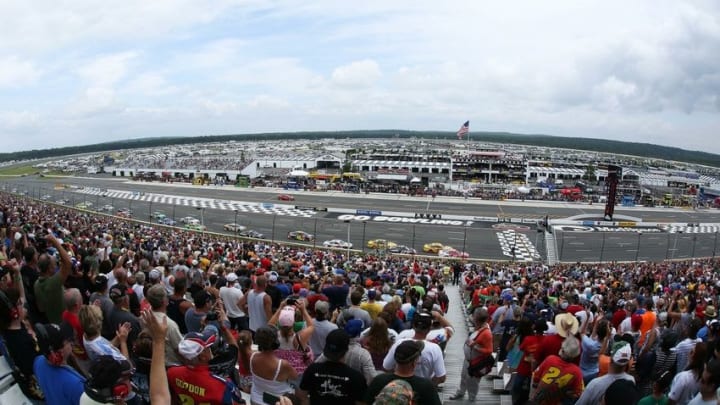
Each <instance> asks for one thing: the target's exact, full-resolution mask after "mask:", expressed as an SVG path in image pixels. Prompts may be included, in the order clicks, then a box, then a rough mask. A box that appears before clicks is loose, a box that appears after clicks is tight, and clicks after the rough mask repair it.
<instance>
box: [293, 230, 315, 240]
mask: <svg viewBox="0 0 720 405" xmlns="http://www.w3.org/2000/svg"><path fill="white" fill-rule="evenodd" d="M287 237H288V239H290V240H301V241H306V242H307V241H311V240H314V239H315V235H313V234H310V233H307V232H304V231H290V232H288V235H287Z"/></svg>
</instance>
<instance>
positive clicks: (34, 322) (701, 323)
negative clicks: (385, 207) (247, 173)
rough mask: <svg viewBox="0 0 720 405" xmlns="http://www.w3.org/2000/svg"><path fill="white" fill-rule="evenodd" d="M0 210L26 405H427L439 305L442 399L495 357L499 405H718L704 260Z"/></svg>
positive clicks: (713, 272)
mask: <svg viewBox="0 0 720 405" xmlns="http://www.w3.org/2000/svg"><path fill="white" fill-rule="evenodd" d="M0 213H1V214H0V239H1V240H2V242H3V243H2V246H0V249H1V251H0V266H1V268H2V270H1V272H0V336H1V337H2V345H0V347H1V348H2V350H3V352H4V353H6V354H7V356H8V358H9V359H10V360H11V363H12V365H13V366H14V367H15V368H16V370H17V372H16V374H15V377H16V379H17V380H18V383H19V384H20V386H21V388H22V390H23V392H24V393H25V395H26V396H27V397H29V398H32V399H33V400H35V401H38V403H42V401H43V400H44V401H46V402H47V403H80V404H95V403H131V404H143V403H153V404H155V403H160V404H162V403H169V402H170V401H171V400H174V401H175V402H177V403H218V404H234V403H242V399H241V392H245V393H247V394H248V395H249V397H250V401H251V403H253V404H272V405H274V404H276V403H281V404H288V403H293V404H297V403H309V404H326V403H330V402H334V401H337V400H340V401H342V400H350V401H353V402H355V403H367V404H372V403H377V404H383V403H390V402H389V401H391V400H394V401H396V402H394V403H404V402H402V401H403V400H405V401H410V400H412V401H415V402H414V403H418V404H439V403H440V399H439V394H438V390H439V389H442V388H443V386H444V383H445V379H446V376H447V371H446V368H445V361H444V350H445V348H446V347H447V344H448V342H449V341H451V340H452V339H453V335H454V333H455V329H454V328H453V325H451V324H450V323H449V322H448V321H447V319H446V318H445V316H444V314H445V313H446V311H447V309H448V307H449V305H455V306H457V305H467V309H468V312H469V313H470V314H472V315H471V319H472V322H473V324H474V325H475V329H474V330H473V331H471V333H470V334H469V335H468V336H467V338H466V339H465V342H464V345H463V348H464V354H465V362H464V364H463V366H462V370H460V371H461V382H460V386H459V387H448V388H450V389H455V388H457V389H456V391H455V392H454V395H453V396H452V398H453V399H460V398H463V397H464V396H465V395H466V394H467V395H468V398H469V399H471V400H475V399H476V397H477V395H478V385H479V379H478V378H477V376H475V375H473V374H471V373H470V372H469V371H468V370H469V369H468V367H469V366H470V364H471V363H472V362H473V360H474V359H475V358H477V357H479V356H487V355H489V354H490V353H491V352H495V353H497V357H498V359H499V360H501V361H506V362H508V364H510V365H511V368H512V369H513V370H514V371H515V373H516V374H515V377H514V379H513V383H512V389H511V393H512V396H513V403H515V404H524V403H538V404H557V403H575V402H576V403H579V404H591V403H597V402H599V401H601V400H604V401H605V403H611V402H612V401H613V398H621V400H617V399H615V401H619V402H617V403H623V404H631V403H636V402H638V401H640V402H639V403H642V404H646V403H653V404H654V403H666V402H664V401H669V402H667V403H675V404H691V405H697V404H705V403H716V402H717V396H716V392H717V389H718V387H719V386H720V361H719V360H718V359H717V356H719V355H720V339H718V335H719V334H720V322H719V321H718V319H717V315H718V314H717V308H718V295H719V293H720V275H718V271H717V270H718V266H720V261H718V260H714V259H702V260H701V259H698V260H691V261H678V262H658V263H653V262H644V263H612V262H611V263H603V264H580V263H578V264H559V265H556V266H552V267H548V266H545V265H543V264H539V263H525V264H522V263H484V264H480V263H478V264H473V263H467V264H460V263H454V264H453V263H443V262H440V261H438V260H436V259H432V260H431V259H419V258H418V259H417V260H414V259H410V258H407V257H393V256H387V257H382V258H381V257H375V256H372V255H370V256H351V257H348V256H345V252H333V251H324V250H313V249H311V248H299V247H296V246H293V247H289V246H283V245H280V244H274V243H269V242H267V241H242V240H237V239H234V238H223V237H219V236H216V235H206V234H199V233H192V232H185V231H182V230H179V229H167V228H162V229H160V228H154V227H149V226H146V225H143V224H140V223H135V222H131V221H126V220H123V219H121V218H115V217H109V216H93V215H89V214H87V213H80V212H78V211H75V210H71V209H66V208H63V207H58V206H55V205H48V204H43V203H40V202H37V201H34V200H30V199H26V198H21V197H17V196H11V195H5V194H0ZM450 275H451V276H452V277H448V276H450ZM449 278H452V280H450V279H449ZM445 282H452V283H453V284H457V285H459V286H460V288H461V291H462V293H463V294H462V295H463V298H464V300H465V303H464V304H461V303H457V302H454V303H450V302H449V299H448V296H447V294H446V293H445V286H444V285H443V283H445ZM454 339H455V340H461V339H463V338H460V337H454ZM58 382H62V383H58ZM640 398H643V399H640ZM642 401H645V402H642ZM408 403H409V402H408Z"/></svg>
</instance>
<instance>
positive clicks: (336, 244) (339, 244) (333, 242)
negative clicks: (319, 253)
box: [323, 239, 353, 249]
mask: <svg viewBox="0 0 720 405" xmlns="http://www.w3.org/2000/svg"><path fill="white" fill-rule="evenodd" d="M323 246H324V247H326V248H342V249H352V247H353V244H352V243H350V242H347V241H344V240H342V239H330V240H326V241H325V242H323Z"/></svg>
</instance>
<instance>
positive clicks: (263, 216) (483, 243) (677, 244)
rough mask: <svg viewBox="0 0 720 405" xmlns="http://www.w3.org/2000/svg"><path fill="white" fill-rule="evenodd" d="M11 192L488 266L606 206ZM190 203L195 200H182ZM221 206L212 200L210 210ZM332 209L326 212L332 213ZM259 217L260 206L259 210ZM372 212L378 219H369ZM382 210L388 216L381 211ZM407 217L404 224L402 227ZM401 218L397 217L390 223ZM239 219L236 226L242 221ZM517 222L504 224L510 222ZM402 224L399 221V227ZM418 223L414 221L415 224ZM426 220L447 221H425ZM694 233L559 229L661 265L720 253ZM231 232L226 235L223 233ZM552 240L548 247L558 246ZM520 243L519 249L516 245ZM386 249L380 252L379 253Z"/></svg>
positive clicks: (648, 218)
mask: <svg viewBox="0 0 720 405" xmlns="http://www.w3.org/2000/svg"><path fill="white" fill-rule="evenodd" d="M0 184H3V185H6V190H8V191H9V190H10V189H11V188H16V189H17V190H18V191H19V192H22V191H27V193H28V195H29V196H32V197H35V198H39V197H41V196H43V195H50V196H51V198H50V201H56V200H58V199H65V200H68V202H69V204H70V205H73V206H74V205H75V204H77V203H80V202H91V203H92V204H93V209H94V208H96V207H101V206H103V205H105V204H111V205H113V207H114V210H115V211H116V210H118V209H120V208H130V209H131V210H132V211H133V214H134V218H135V219H138V220H146V221H149V220H150V214H151V213H152V212H154V211H156V210H161V211H163V212H164V213H165V214H166V215H167V216H169V217H171V218H172V217H174V218H175V219H180V218H182V217H185V216H193V217H195V218H197V219H202V221H203V223H204V224H205V225H206V226H207V227H208V230H209V231H212V232H224V231H223V230H222V226H223V224H226V223H231V222H237V223H239V224H241V225H244V226H246V227H247V228H248V229H254V230H256V231H259V232H262V233H263V234H264V235H265V237H266V238H267V239H269V240H275V241H278V242H289V241H288V239H287V233H288V232H290V231H294V230H302V231H305V232H308V233H311V234H314V235H315V241H314V242H309V244H310V245H315V246H320V245H321V244H322V242H323V241H325V240H329V239H341V240H348V235H349V240H350V241H351V242H352V243H353V249H356V250H359V251H360V250H364V251H365V252H374V251H375V250H373V249H369V248H368V247H367V241H370V240H374V239H381V240H389V241H392V242H395V243H397V244H401V245H406V246H408V247H413V248H415V249H416V250H417V251H418V253H419V254H421V253H422V247H423V245H424V244H426V243H432V242H439V243H442V244H445V245H450V246H453V247H454V248H456V249H457V250H459V251H466V252H467V253H469V254H470V256H471V257H472V258H482V259H487V260H509V261H513V260H514V261H532V260H545V259H546V258H547V254H548V252H547V246H548V244H547V242H546V235H545V234H544V233H543V232H539V231H538V230H537V227H536V225H535V222H536V221H537V220H539V219H542V218H544V217H545V216H548V217H549V218H550V219H561V218H568V217H572V216H575V215H588V214H590V215H594V216H596V217H597V218H600V217H602V213H603V209H604V206H603V205H601V204H595V205H588V204H584V203H583V204H581V203H563V202H544V201H530V200H528V201H524V202H523V201H483V200H476V199H468V200H465V199H463V198H456V197H441V196H439V197H437V198H435V199H432V198H431V197H409V196H406V195H397V194H382V193H371V194H369V195H365V194H346V193H341V192H308V191H298V192H293V191H291V192H288V191H284V190H279V189H267V188H255V189H247V188H236V187H232V186H224V187H215V186H192V185H189V184H177V183H176V184H166V183H138V182H130V181H128V180H127V179H119V178H112V177H82V178H75V177H69V178H41V177H35V176H30V177H19V178H0ZM60 184H63V185H77V186H83V187H86V188H89V187H94V188H98V189H107V190H120V191H127V192H130V193H138V194H139V193H148V194H150V193H152V194H156V195H168V196H179V197H183V198H184V199H187V200H193V199H206V200H213V201H223V202H234V203H235V204H240V205H242V207H243V208H244V207H246V206H247V207H250V206H255V207H260V208H261V211H262V212H243V211H242V210H238V212H237V213H235V212H234V211H232V210H227V209H226V210H222V209H214V208H204V209H202V210H200V209H198V208H195V207H192V206H186V205H183V204H180V203H175V204H169V203H165V204H163V203H159V202H154V203H151V202H147V201H138V200H132V199H127V198H110V197H103V196H102V195H88V194H83V193H79V192H77V191H73V190H70V189H64V190H57V189H56V187H55V186H57V185H60ZM280 194H290V195H292V196H293V197H294V198H295V201H292V202H286V201H279V200H278V195H280ZM184 203H187V201H184ZM212 206H214V204H212ZM270 207H272V208H273V209H276V208H277V207H290V208H292V207H300V208H316V209H319V210H304V211H303V216H295V215H294V214H293V213H291V212H290V211H293V210H282V209H281V210H277V211H278V212H281V213H264V212H265V211H270V210H269V209H266V208H270ZM326 209H327V210H328V211H324V210H326ZM253 210H255V211H257V209H255V208H253ZM415 213H422V214H423V215H426V214H435V215H438V216H442V217H441V218H442V220H441V221H430V220H427V219H426V220H424V221H423V220H422V219H420V220H418V219H416V218H415V217H414V214H415ZM362 214H371V215H364V216H363V215H362ZM377 214H381V215H377ZM615 215H616V217H617V216H619V215H625V216H629V217H633V218H638V219H640V220H641V221H643V222H653V223H655V222H657V223H674V224H686V223H687V224H696V223H701V224H703V223H720V211H718V210H716V209H709V210H697V211H693V210H689V209H668V208H647V207H616V209H615ZM400 217H402V218H403V219H402V221H403V222H400V220H401V218H400ZM390 218H394V219H390ZM236 219H237V221H235V220H236ZM511 219H512V221H513V222H512V223H510V222H504V221H510V220H511ZM393 221H398V222H393ZM411 222H416V223H411ZM422 222H445V224H423V223H422ZM693 229H694V231H693V232H692V233H688V230H687V229H683V228H670V229H657V230H654V231H643V232H637V231H634V230H628V229H625V230H620V231H618V230H606V231H602V230H600V231H599V230H597V229H592V228H590V229H579V230H578V229H572V228H567V227H565V228H562V227H556V228H555V230H554V232H553V234H552V235H549V237H550V238H554V246H555V256H556V257H557V258H559V260H560V261H563V262H575V261H582V262H608V261H644V260H646V261H657V260H665V259H687V258H690V257H712V256H715V254H716V253H718V254H720V250H718V248H719V245H718V244H719V241H718V233H717V231H718V228H717V227H712V226H708V227H703V228H693ZM225 233H227V232H225ZM552 245H553V244H552V243H550V246H552ZM513 247H514V249H513ZM380 253H381V252H380Z"/></svg>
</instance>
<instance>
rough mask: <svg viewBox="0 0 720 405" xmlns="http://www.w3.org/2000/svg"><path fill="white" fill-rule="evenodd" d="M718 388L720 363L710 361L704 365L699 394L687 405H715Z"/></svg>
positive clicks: (719, 384) (719, 385) (719, 383)
mask: <svg viewBox="0 0 720 405" xmlns="http://www.w3.org/2000/svg"><path fill="white" fill-rule="evenodd" d="M719 387H720V361H718V360H714V359H713V360H711V361H710V362H709V363H706V364H705V370H704V371H703V374H702V380H701V382H700V392H699V393H698V394H697V395H696V396H695V398H693V399H692V400H691V401H690V402H689V403H688V405H708V404H709V405H716V404H717V402H718V395H717V391H718V388H719Z"/></svg>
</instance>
